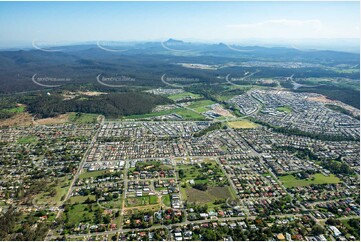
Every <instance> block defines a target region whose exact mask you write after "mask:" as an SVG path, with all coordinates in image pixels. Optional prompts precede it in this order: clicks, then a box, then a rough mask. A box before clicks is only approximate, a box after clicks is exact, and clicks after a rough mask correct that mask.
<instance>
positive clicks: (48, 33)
mask: <svg viewBox="0 0 361 242" xmlns="http://www.w3.org/2000/svg"><path fill="white" fill-rule="evenodd" d="M359 7H360V5H359V2H282V3H280V2H264V3H263V2H224V3H220V2H11V3H10V2H0V31H1V32H2V33H3V36H4V37H3V38H2V39H1V40H0V48H2V49H9V48H21V47H22V48H24V47H31V45H32V44H31V43H32V42H33V41H43V42H47V43H50V44H52V45H53V46H56V45H57V43H64V42H69V43H84V42H92V41H99V40H106V41H119V42H154V41H157V42H158V41H166V40H167V39H169V38H172V39H180V40H183V41H186V42H201V43H220V42H224V43H230V44H239V45H242V44H247V42H250V43H252V42H253V41H256V42H261V43H264V44H265V45H267V44H270V45H277V44H282V42H284V43H288V44H289V43H290V42H291V44H293V45H297V44H300V45H303V43H305V42H312V41H316V42H317V41H324V42H325V43H324V46H325V47H324V48H323V43H317V46H319V47H320V48H321V49H325V48H326V49H327V48H330V46H331V47H332V46H333V45H334V46H337V43H331V44H330V43H326V42H337V40H341V39H342V40H350V41H351V40H352V41H354V42H357V43H355V44H353V45H357V46H353V47H352V48H353V49H358V48H359V47H358V46H359V41H356V40H359V35H360V26H359V20H360V13H359V11H358V10H359ZM325 9H327V11H324V10H325ZM240 13H241V14H240ZM189 26H192V28H189Z"/></svg>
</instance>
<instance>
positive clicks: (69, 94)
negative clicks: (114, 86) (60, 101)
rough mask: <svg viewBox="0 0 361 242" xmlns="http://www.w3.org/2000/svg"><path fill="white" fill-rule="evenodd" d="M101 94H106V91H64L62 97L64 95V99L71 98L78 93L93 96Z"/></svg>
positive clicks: (78, 94)
mask: <svg viewBox="0 0 361 242" xmlns="http://www.w3.org/2000/svg"><path fill="white" fill-rule="evenodd" d="M103 94H107V93H106V92H66V93H63V97H64V100H71V99H73V98H76V97H78V96H80V95H84V96H89V97H95V96H100V95H103Z"/></svg>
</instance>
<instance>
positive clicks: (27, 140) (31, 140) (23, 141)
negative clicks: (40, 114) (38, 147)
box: [17, 136, 38, 144]
mask: <svg viewBox="0 0 361 242" xmlns="http://www.w3.org/2000/svg"><path fill="white" fill-rule="evenodd" d="M37 140H38V139H37V137H35V136H26V137H21V138H20V139H18V141H17V142H18V144H32V143H36V142H37Z"/></svg>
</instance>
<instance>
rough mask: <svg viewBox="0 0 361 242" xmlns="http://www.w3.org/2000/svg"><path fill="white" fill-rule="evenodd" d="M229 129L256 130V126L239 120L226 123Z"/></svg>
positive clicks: (245, 120) (247, 121)
mask: <svg viewBox="0 0 361 242" xmlns="http://www.w3.org/2000/svg"><path fill="white" fill-rule="evenodd" d="M227 124H228V126H229V127H231V128H233V129H252V128H256V127H257V126H258V125H257V124H255V123H253V122H251V121H249V120H247V119H244V120H239V121H232V122H228V123H227Z"/></svg>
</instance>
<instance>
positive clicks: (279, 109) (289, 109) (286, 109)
mask: <svg viewBox="0 0 361 242" xmlns="http://www.w3.org/2000/svg"><path fill="white" fill-rule="evenodd" d="M276 110H277V111H280V112H285V113H291V112H292V108H291V107H290V106H282V107H278V108H276Z"/></svg>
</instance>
